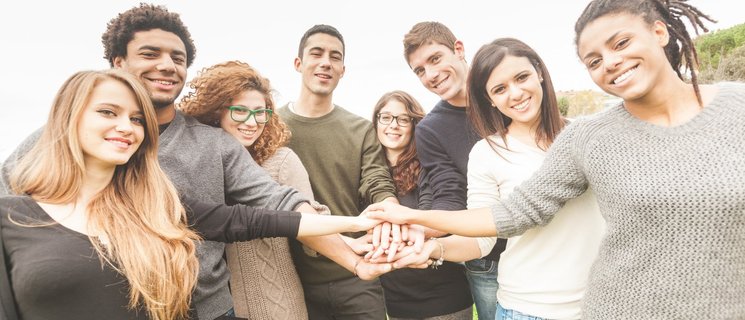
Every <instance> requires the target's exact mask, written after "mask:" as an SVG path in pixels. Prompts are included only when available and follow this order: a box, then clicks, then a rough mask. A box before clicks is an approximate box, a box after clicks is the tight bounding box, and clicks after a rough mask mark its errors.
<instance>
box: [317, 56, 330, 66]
mask: <svg viewBox="0 0 745 320" xmlns="http://www.w3.org/2000/svg"><path fill="white" fill-rule="evenodd" d="M319 65H320V66H321V67H324V68H329V67H331V56H329V55H323V56H322V57H321V61H320V64H319Z"/></svg>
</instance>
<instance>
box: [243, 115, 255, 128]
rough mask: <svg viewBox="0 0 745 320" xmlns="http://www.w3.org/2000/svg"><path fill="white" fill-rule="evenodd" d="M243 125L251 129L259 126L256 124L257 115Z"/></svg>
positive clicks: (249, 118)
mask: <svg viewBox="0 0 745 320" xmlns="http://www.w3.org/2000/svg"><path fill="white" fill-rule="evenodd" d="M243 123H244V124H246V125H247V126H251V127H255V126H258V125H259V123H258V122H256V115H252V116H250V117H248V119H246V121H243Z"/></svg>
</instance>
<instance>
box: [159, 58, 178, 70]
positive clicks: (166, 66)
mask: <svg viewBox="0 0 745 320" xmlns="http://www.w3.org/2000/svg"><path fill="white" fill-rule="evenodd" d="M156 68H157V69H158V71H166V72H173V71H175V70H176V63H175V62H173V59H171V56H169V55H167V54H164V55H163V56H162V58H161V59H160V60H159V61H158V65H157V66H156Z"/></svg>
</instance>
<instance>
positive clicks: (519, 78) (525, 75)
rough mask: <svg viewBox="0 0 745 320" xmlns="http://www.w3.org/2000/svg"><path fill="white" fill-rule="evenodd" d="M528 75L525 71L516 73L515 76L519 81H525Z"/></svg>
mask: <svg viewBox="0 0 745 320" xmlns="http://www.w3.org/2000/svg"><path fill="white" fill-rule="evenodd" d="M529 76H530V75H529V74H527V73H523V74H520V75H518V76H517V81H519V82H523V81H525V80H528V77H529Z"/></svg>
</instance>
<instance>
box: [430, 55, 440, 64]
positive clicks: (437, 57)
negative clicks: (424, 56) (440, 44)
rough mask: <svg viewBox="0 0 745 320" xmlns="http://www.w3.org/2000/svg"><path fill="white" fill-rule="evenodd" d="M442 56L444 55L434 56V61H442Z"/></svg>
mask: <svg viewBox="0 0 745 320" xmlns="http://www.w3.org/2000/svg"><path fill="white" fill-rule="evenodd" d="M441 58H442V57H440V56H439V55H437V56H434V57H432V63H438V62H440V60H441Z"/></svg>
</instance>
